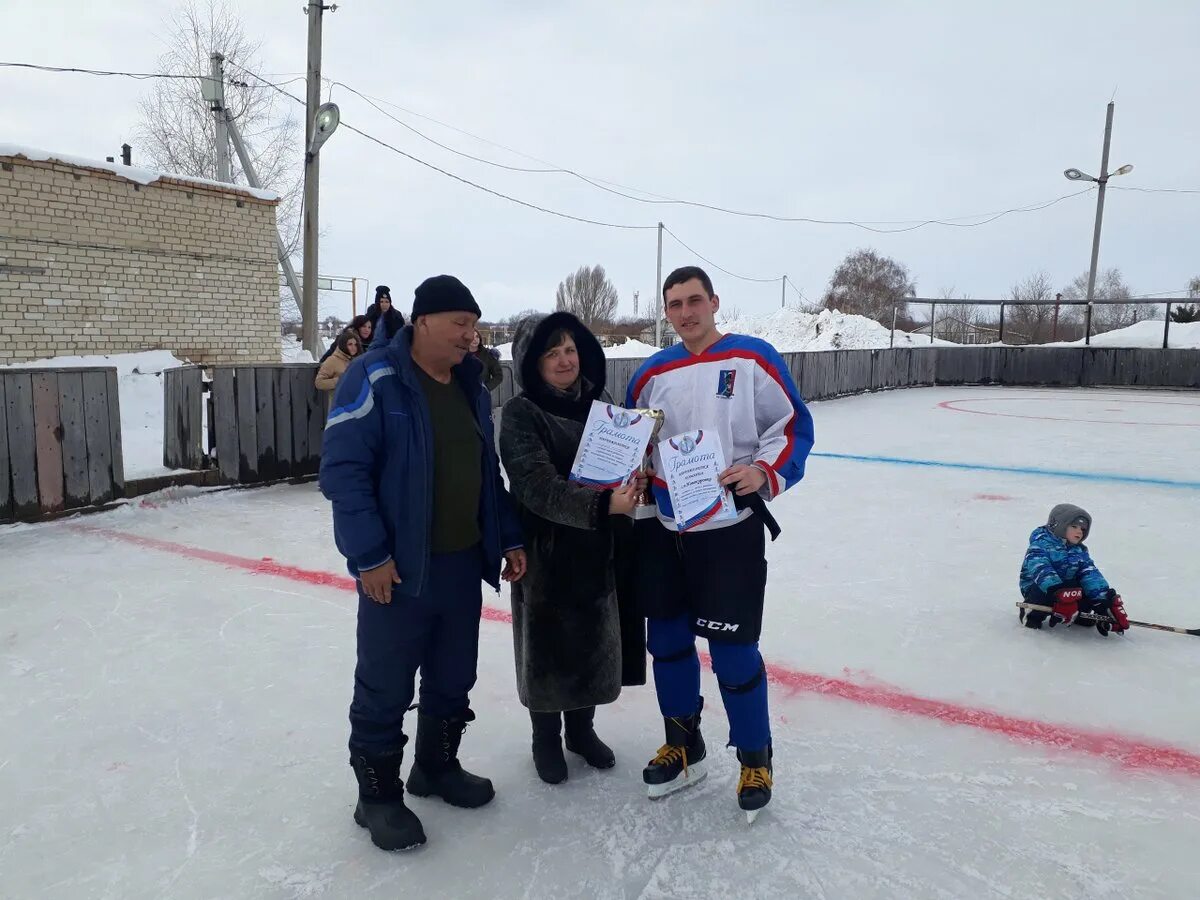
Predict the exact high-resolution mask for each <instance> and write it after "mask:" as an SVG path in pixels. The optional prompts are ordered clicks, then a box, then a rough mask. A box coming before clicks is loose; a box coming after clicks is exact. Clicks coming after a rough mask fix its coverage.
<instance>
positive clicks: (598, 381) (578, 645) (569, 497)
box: [500, 312, 645, 784]
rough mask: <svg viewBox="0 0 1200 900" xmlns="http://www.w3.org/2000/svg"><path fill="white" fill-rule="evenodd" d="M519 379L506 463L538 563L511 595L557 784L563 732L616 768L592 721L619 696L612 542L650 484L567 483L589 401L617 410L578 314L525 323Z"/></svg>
mask: <svg viewBox="0 0 1200 900" xmlns="http://www.w3.org/2000/svg"><path fill="white" fill-rule="evenodd" d="M513 375H514V377H515V379H516V380H517V383H518V385H519V386H520V388H521V393H520V394H519V395H517V396H516V397H514V398H513V399H512V400H510V401H508V403H506V404H505V406H504V412H503V414H502V416H501V421H500V456H501V459H502V460H503V462H504V468H505V471H506V472H507V473H508V478H509V485H510V486H509V491H510V492H511V494H512V496H513V498H514V499H515V500H516V501H517V504H518V507H517V511H518V514H519V516H520V518H521V525H522V528H523V530H524V533H525V551H526V553H527V555H528V558H529V568H528V570H527V571H526V574H525V578H524V579H522V580H521V581H520V582H517V583H514V584H513V586H512V609H513V641H514V645H515V655H516V665H517V694H518V696H519V697H520V700H521V703H523V704H524V705H525V706H526V707H528V709H529V715H530V718H531V719H532V723H533V759H534V764H535V766H536V767H537V772H538V775H539V776H540V777H541V779H542V780H543V781H545V782H547V783H549V784H557V783H559V782H561V781H563V780H565V779H566V777H567V764H566V759H565V757H564V755H563V744H562V739H561V734H562V732H563V730H564V725H565V732H566V748H567V750H570V751H571V752H573V753H577V754H579V755H580V756H582V757H583V758H584V760H585V761H586V762H587V763H588V764H589V765H591V766H594V767H596V768H601V769H607V768H610V767H612V766H613V765H614V764H615V759H614V757H613V752H612V750H610V749H609V748H608V747H607V746H606V745H605V744H604V743H603V742H602V741H601V740H600V738H599V737H597V736H596V732H595V730H594V728H593V718H594V716H595V712H596V707H597V706H598V705H601V704H605V703H611V702H612V701H614V700H616V699H617V696H618V695H619V694H620V693H621V684H622V653H621V644H622V636H621V621H620V615H619V612H618V605H617V591H616V585H615V579H614V571H613V542H614V533H615V532H617V531H619V529H620V528H621V527H623V526H624V525H627V524H628V521H629V520H628V519H627V518H626V516H627V514H628V513H630V512H631V511H632V509H633V507H634V504H635V502H636V498H637V495H638V491H639V488H640V486H641V485H640V483H639V482H637V481H631V483H630V485H629V486H628V487H626V488H625V489H623V490H617V491H596V490H592V489H590V488H587V487H583V486H581V485H579V484H576V483H574V482H571V481H568V480H567V476H568V475H569V474H570V471H571V465H572V463H573V462H574V459H575V452H576V450H577V449H578V447H579V441H580V439H581V437H582V435H583V427H584V423H585V421H586V420H587V416H588V411H589V410H590V408H591V405H592V401H593V400H597V399H600V400H604V401H605V402H611V401H610V399H609V397H608V395H607V394H606V393H605V392H604V381H605V366H604V351H603V350H602V349H601V347H600V343H599V342H598V341H597V340H596V338H595V336H594V335H593V334H592V333H591V332H590V331H588V329H587V328H586V327H584V325H583V324H582V323H581V322H580V321H579V320H578V319H577V318H575V316H573V315H571V314H570V313H565V312H557V313H553V314H551V315H549V316H544V317H540V316H537V317H531V318H529V319H525V320H524V321H522V322H521V323H520V324H519V325H518V326H517V330H516V334H515V336H514V340H513ZM644 655H645V650H644V649H643V650H642V656H643V659H642V661H641V662H642V664H643V667H644ZM643 672H644V669H643ZM635 677H636V676H635ZM642 679H643V680H644V674H643V675H642ZM633 683H640V682H639V681H634V682H633Z"/></svg>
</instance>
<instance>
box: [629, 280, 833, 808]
mask: <svg viewBox="0 0 1200 900" xmlns="http://www.w3.org/2000/svg"><path fill="white" fill-rule="evenodd" d="M663 303H664V309H665V312H666V317H667V319H668V320H669V321H670V323H671V324H672V325H673V326H674V327H675V330H676V332H677V333H678V334H679V336H680V338H681V342H680V343H678V344H676V345H674V346H672V347H668V348H667V349H665V350H660V351H659V352H658V353H656V354H655V355H654V356H652V357H650V358H649V359H648V360H646V362H645V363H643V364H642V366H641V368H640V369H638V371H637V372H636V373H635V374H634V376H633V379H632V380H631V381H630V383H629V389H628V393H627V395H626V398H625V400H626V403H625V405H626V406H627V407H630V408H635V407H636V408H657V409H661V410H663V412H664V414H665V420H664V423H663V430H662V436H663V437H664V438H665V437H667V436H669V435H674V434H679V433H681V432H685V431H693V430H700V429H703V430H704V433H705V437H708V435H710V434H712V435H714V436H715V437H717V438H718V439H719V440H720V444H721V447H722V448H723V450H724V454H725V459H726V462H727V463H728V464H729V467H728V468H727V469H726V470H725V471H724V472H722V473H721V483H722V484H723V485H725V486H726V487H728V488H729V489H730V491H732V493H733V495H734V501H735V505H736V506H737V508H738V516H737V518H736V519H730V520H715V519H714V520H712V521H708V522H702V523H701V524H698V525H696V526H694V527H692V528H688V529H686V530H685V531H682V532H680V531H678V530H677V528H676V524H675V517H674V512H673V510H672V508H671V498H670V494H669V492H668V491H667V486H666V483H665V482H664V481H663V480H662V479H661V478H658V477H657V476H655V477H653V479H652V484H653V493H654V499H655V503H656V506H657V513H658V516H657V521H654V520H647V521H644V522H641V523H639V528H638V540H637V543H638V548H637V561H636V564H635V565H636V569H635V578H634V583H635V593H636V595H637V599H638V602H639V603H640V604H641V607H642V610H643V612H644V613H645V614H646V617H647V646H648V648H649V650H650V654H651V656H652V657H653V658H654V687H655V691H656V692H657V694H658V705H659V710H660V711H661V713H662V716H663V722H664V727H665V730H666V743H665V744H663V746H662V747H661V748H660V749H659V751H658V753H657V755H656V756H655V757H654V759H653V760H651V761H650V763H649V765H647V766H646V768H645V770H644V771H643V779H644V781H645V782H646V784H647V785H648V789H649V794H650V796H651V797H652V798H653V797H659V796H663V795H664V794H667V793H671V792H672V791H675V790H679V789H680V788H683V787H687V786H689V785H691V784H695V783H696V782H697V781H699V780H700V779H701V778H703V777H704V775H705V774H706V767H705V756H706V751H705V746H704V739H703V738H702V737H701V734H700V710H701V708H702V706H703V698H702V697H701V696H700V661H699V658H698V657H697V655H696V635H700V636H702V637H706V638H708V641H709V652H710V654H711V656H712V664H713V671H714V672H715V673H716V676H717V681H718V683H719V685H720V690H721V699H722V701H723V703H724V706H725V711H726V713H727V715H728V718H729V740H730V743H731V744H733V746H735V747H736V748H737V752H738V759H739V761H740V762H741V777H740V778H739V780H738V791H737V792H738V803H739V805H740V806H741V808H742V809H743V810H745V811H746V813H747V816H748V817H749V818H751V819H753V817H754V816H755V815H757V813H758V811H759V810H760V809H762V807H764V806H766V805H767V803H768V802H769V801H770V799H771V787H772V765H771V755H772V750H771V730H770V719H769V713H768V707H767V682H766V670H765V667H764V665H763V661H762V656H761V654H760V653H759V651H758V639H759V634H760V632H761V629H762V612H763V600H764V596H765V592H766V582H767V562H766V555H765V551H766V539H765V536H764V534H763V529H764V527H766V528H768V529H769V530H770V531H771V534H772V540H774V538H775V536H777V535H778V533H779V529H778V525H776V523H775V520H774V518H773V517H772V516H771V514H770V513H769V512H768V511H767V509H766V505H765V503H764V501H766V500H771V499H773V498H775V497H776V496H778V495H779V494H780V493H781V492H782V491H785V490H787V489H788V488H789V487H791V486H793V485H794V484H796V483H797V482H798V481H800V479H801V478H802V477H803V476H804V464H805V460H806V459H807V457H808V454H809V451H810V450H811V449H812V445H813V423H812V417H811V416H810V415H809V412H808V410H807V408H805V405H804V401H803V400H802V399H801V397H800V394H799V392H798V391H797V389H796V385H795V383H794V382H793V381H792V377H791V374H790V373H789V371H788V368H787V365H786V364H785V363H784V361H783V358H782V357H781V356H780V355H779V353H778V352H777V351H776V350H775V348H774V347H772V346H771V345H770V344H768V343H767V342H766V341H764V340H761V339H759V338H755V337H748V336H746V335H739V334H722V333H721V332H720V331H719V330H718V329H717V325H716V312H717V310H718V309H719V308H720V298H719V297H718V296H717V295H716V293H714V291H713V284H712V280H711V279H710V278H709V277H708V275H707V274H706V273H705V272H704V270H703V269H700V268H698V267H696V266H686V267H684V268H681V269H676V270H675V271H674V272H672V273H671V274H670V275H669V276H668V277H667V280H666V281H665V282H664V284H663ZM653 465H654V468H655V469H658V468H660V465H659V455H658V451H657V449H655V452H654V463H653Z"/></svg>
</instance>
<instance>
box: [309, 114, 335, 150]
mask: <svg viewBox="0 0 1200 900" xmlns="http://www.w3.org/2000/svg"><path fill="white" fill-rule="evenodd" d="M341 121H342V111H341V110H340V109H338V105H337V104H336V103H322V104H321V105H320V106H319V107H317V116H316V121H315V122H314V123H313V124H314V125H315V126H316V127H315V128H313V136H312V142H311V143H310V144H309V145H308V155H309V156H313V155H315V154H316V153H317V151H319V150H320V149H321V145H322V144H324V143H325V142H326V141H327V140H329V136H330V135H331V134H333V133H334V132H335V131H337V127H338V125H340V124H341Z"/></svg>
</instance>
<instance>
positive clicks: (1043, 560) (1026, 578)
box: [1021, 525, 1108, 600]
mask: <svg viewBox="0 0 1200 900" xmlns="http://www.w3.org/2000/svg"><path fill="white" fill-rule="evenodd" d="M1067 582H1074V583H1076V584H1078V585H1079V586H1080V587H1081V588H1083V596H1084V597H1085V598H1086V599H1088V600H1099V599H1101V598H1102V597H1103V596H1104V594H1105V592H1107V591H1108V582H1107V581H1106V580H1105V579H1104V576H1103V575H1101V574H1100V570H1099V569H1097V568H1096V564H1095V563H1094V562H1092V557H1091V554H1089V553H1088V549H1087V547H1085V546H1084V545H1083V544H1074V545H1071V544H1068V543H1067V542H1066V541H1065V540H1063V539H1062V538H1060V537H1057V536H1056V535H1055V534H1054V532H1052V531H1051V530H1050V529H1049V528H1047V527H1046V526H1045V525H1043V526H1042V527H1041V528H1035V529H1034V531H1033V534H1031V535H1030V536H1029V549H1028V550H1026V551H1025V560H1024V562H1022V563H1021V594H1022V596H1023V595H1025V594H1026V593H1028V591H1029V589H1030V588H1031V587H1033V586H1034V585H1035V584H1036V585H1037V586H1038V587H1039V588H1041V590H1042V592H1043V593H1046V594H1049V593H1050V592H1051V591H1053V590H1055V589H1057V588H1060V587H1062V586H1063V585H1064V584H1066V583H1067Z"/></svg>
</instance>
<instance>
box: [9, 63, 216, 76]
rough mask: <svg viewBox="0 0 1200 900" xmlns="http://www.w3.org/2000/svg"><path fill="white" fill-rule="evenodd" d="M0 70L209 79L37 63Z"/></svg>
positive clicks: (13, 64) (10, 66) (19, 64)
mask: <svg viewBox="0 0 1200 900" xmlns="http://www.w3.org/2000/svg"><path fill="white" fill-rule="evenodd" d="M0 68H5V69H36V70H38V71H39V72H75V73H80V74H83V75H120V76H124V77H125V78H133V79H135V80H137V81H146V80H147V79H151V78H191V79H197V78H207V77H208V76H207V75H171V74H168V73H166V72H116V71H109V70H107V69H74V68H67V67H65V66H41V65H37V64H35V63H18V62H0Z"/></svg>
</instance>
